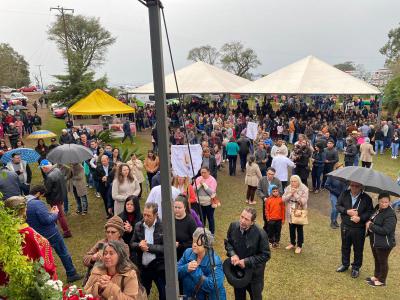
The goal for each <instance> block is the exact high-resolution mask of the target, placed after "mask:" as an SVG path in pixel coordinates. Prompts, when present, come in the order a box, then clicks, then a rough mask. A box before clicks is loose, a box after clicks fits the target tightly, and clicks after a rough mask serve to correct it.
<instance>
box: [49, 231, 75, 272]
mask: <svg viewBox="0 0 400 300" xmlns="http://www.w3.org/2000/svg"><path fill="white" fill-rule="evenodd" d="M48 241H49V243H50V245H51V247H53V249H54V250H55V251H56V253H57V255H58V257H60V259H61V262H62V264H63V266H64V269H65V272H66V273H67V277H71V276H74V275H75V274H76V270H75V267H74V265H73V263H72V258H71V255H69V253H68V249H67V246H66V245H65V243H64V239H63V238H62V236H61V234H60V233H59V232H58V231H57V233H56V234H55V235H53V236H52V237H50V238H48Z"/></svg>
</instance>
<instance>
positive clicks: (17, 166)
mask: <svg viewBox="0 0 400 300" xmlns="http://www.w3.org/2000/svg"><path fill="white" fill-rule="evenodd" d="M7 169H9V170H10V171H11V172H15V174H17V175H18V179H19V187H20V189H21V192H22V194H24V195H28V194H29V186H30V184H31V181H32V171H31V168H30V167H29V165H28V164H27V163H26V161H24V160H22V159H21V155H20V154H19V153H17V152H14V153H13V154H11V161H10V162H8V163H7Z"/></svg>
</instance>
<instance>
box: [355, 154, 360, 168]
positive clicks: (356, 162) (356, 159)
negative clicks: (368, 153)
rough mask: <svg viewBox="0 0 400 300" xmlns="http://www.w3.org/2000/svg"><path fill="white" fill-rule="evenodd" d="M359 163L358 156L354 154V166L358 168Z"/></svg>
mask: <svg viewBox="0 0 400 300" xmlns="http://www.w3.org/2000/svg"><path fill="white" fill-rule="evenodd" d="M359 162H360V154H358V153H357V154H356V156H354V166H355V167H358V164H359Z"/></svg>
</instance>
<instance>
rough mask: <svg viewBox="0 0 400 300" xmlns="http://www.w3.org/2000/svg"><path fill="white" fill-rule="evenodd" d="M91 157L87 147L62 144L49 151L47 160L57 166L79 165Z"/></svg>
mask: <svg viewBox="0 0 400 300" xmlns="http://www.w3.org/2000/svg"><path fill="white" fill-rule="evenodd" d="M92 157H93V153H92V151H90V150H89V149H88V148H87V147H84V146H82V145H76V144H64V145H61V146H58V147H56V148H54V149H53V150H51V151H50V152H49V154H47V159H48V160H50V161H51V162H53V163H57V164H74V163H81V162H83V161H85V160H88V159H91V158H92Z"/></svg>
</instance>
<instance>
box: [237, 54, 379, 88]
mask: <svg viewBox="0 0 400 300" xmlns="http://www.w3.org/2000/svg"><path fill="white" fill-rule="evenodd" d="M234 92H235V93H241V94H296V95H300V94H303V95H304V94H306V95H319V94H324V95H338V94H353V95H377V94H381V91H380V90H379V89H378V88H376V87H375V86H373V85H371V84H369V83H367V82H365V81H362V80H360V79H358V78H355V77H353V76H351V75H350V74H347V73H345V72H343V71H341V70H339V69H337V68H335V67H333V66H331V65H330V64H328V63H326V62H324V61H322V60H320V59H318V58H316V57H314V56H311V55H310V56H307V57H306V58H303V59H301V60H299V61H297V62H295V63H293V64H291V65H288V66H286V67H284V68H282V69H279V70H277V71H275V72H273V73H271V74H269V75H267V76H265V77H263V78H260V79H258V80H256V81H254V82H251V83H249V84H247V85H245V86H242V87H239V88H238V89H236V90H235V91H234Z"/></svg>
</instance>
